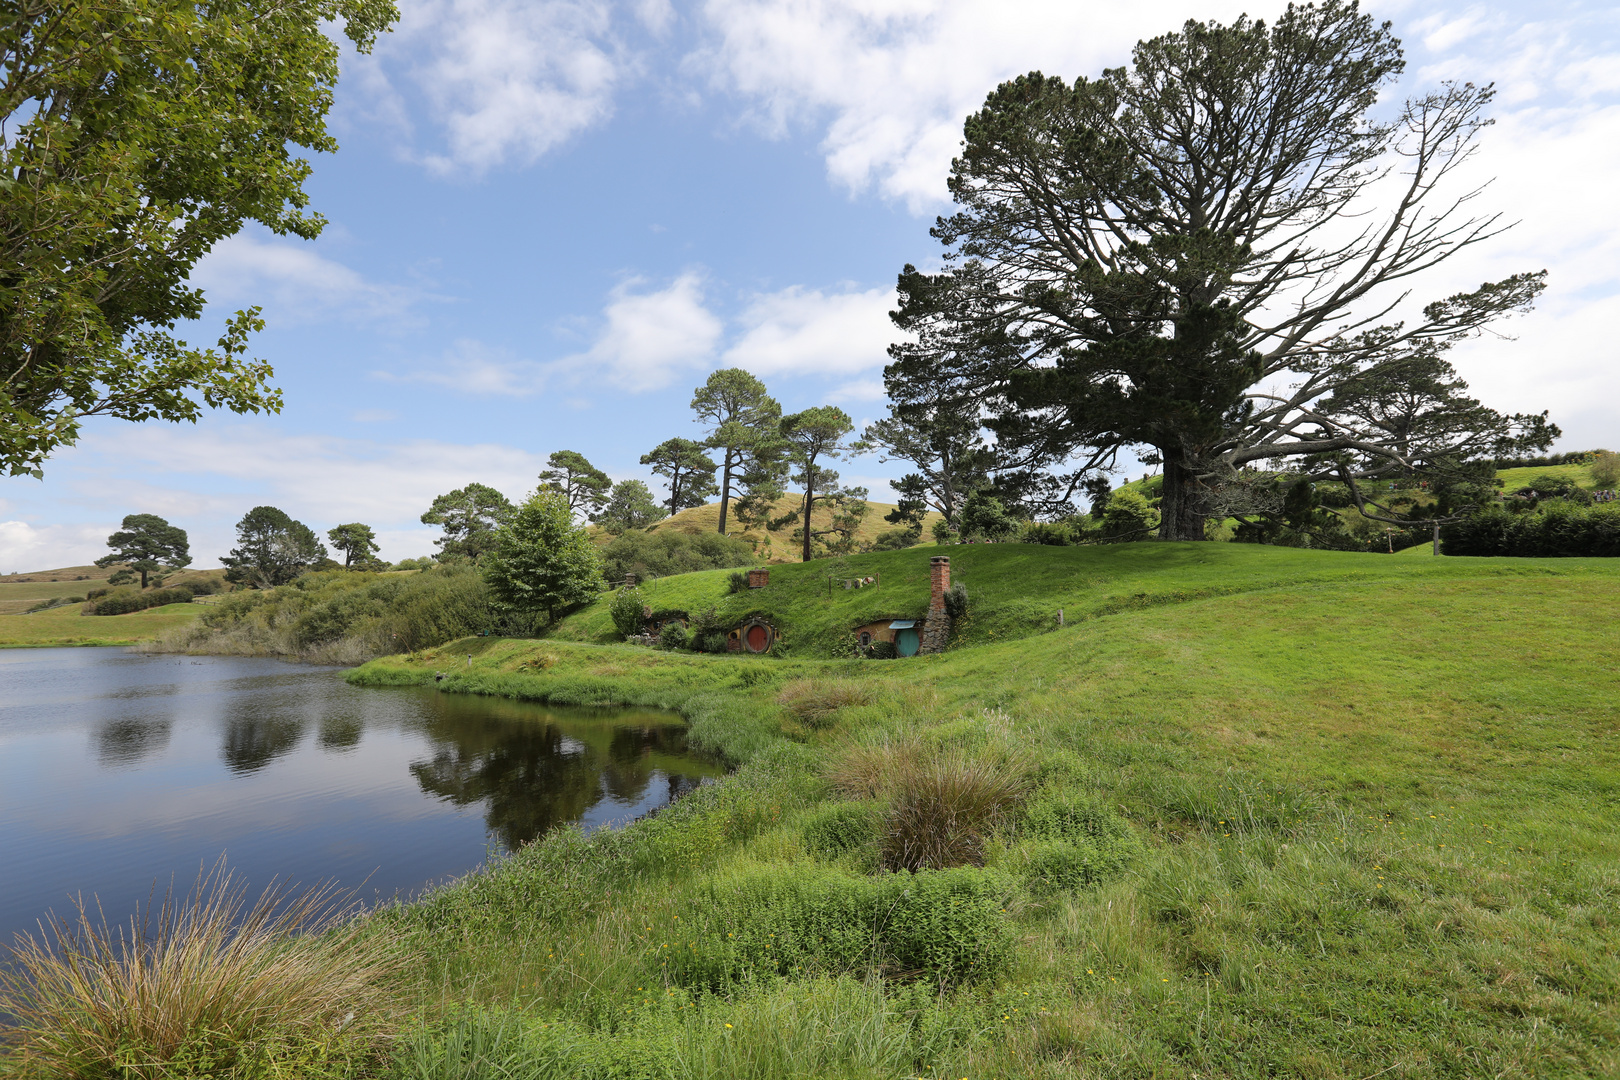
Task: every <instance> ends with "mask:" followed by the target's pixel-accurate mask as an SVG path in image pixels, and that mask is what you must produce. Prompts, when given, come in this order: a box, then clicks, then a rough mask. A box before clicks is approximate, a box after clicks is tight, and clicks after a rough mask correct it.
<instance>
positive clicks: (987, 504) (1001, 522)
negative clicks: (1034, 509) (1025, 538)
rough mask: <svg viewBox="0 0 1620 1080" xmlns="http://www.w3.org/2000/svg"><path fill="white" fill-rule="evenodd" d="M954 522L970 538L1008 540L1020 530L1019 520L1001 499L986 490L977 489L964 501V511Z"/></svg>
mask: <svg viewBox="0 0 1620 1080" xmlns="http://www.w3.org/2000/svg"><path fill="white" fill-rule="evenodd" d="M958 517H959V520H958V521H957V522H955V523H954V524H956V525H957V527H958V528H960V529H961V531H962V537H963V538H964V539H968V540H1006V539H1009V538H1010V537H1012V536H1013V535H1014V534H1016V533H1017V532H1018V522H1017V521H1016V520H1015V519H1014V518H1012V517H1011V516H1010V515H1009V514H1008V513H1007V511H1006V508H1005V507H1003V506H1002V505H1001V500H1000V499H997V498H996V497H995V496H993V495H991V494H989V493H988V492H985V491H975V492H974V493H973V494H972V495H969V496H968V497H967V498H966V499H964V500H963V501H962V512H961V514H960V515H959V516H958Z"/></svg>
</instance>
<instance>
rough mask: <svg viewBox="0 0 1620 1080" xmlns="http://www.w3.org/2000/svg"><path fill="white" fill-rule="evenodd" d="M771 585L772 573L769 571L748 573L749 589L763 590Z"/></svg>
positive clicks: (751, 571)
mask: <svg viewBox="0 0 1620 1080" xmlns="http://www.w3.org/2000/svg"><path fill="white" fill-rule="evenodd" d="M770 583H771V572H770V571H769V570H750V571H748V587H749V588H750V589H763V588H764V587H765V586H767V585H769V584H770Z"/></svg>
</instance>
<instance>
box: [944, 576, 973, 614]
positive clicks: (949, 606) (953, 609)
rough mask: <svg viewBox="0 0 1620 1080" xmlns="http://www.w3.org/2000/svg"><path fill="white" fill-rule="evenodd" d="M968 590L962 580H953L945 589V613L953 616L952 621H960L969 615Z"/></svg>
mask: <svg viewBox="0 0 1620 1080" xmlns="http://www.w3.org/2000/svg"><path fill="white" fill-rule="evenodd" d="M967 613H968V591H967V586H966V585H964V584H962V583H961V582H960V581H957V582H953V583H952V584H951V587H950V588H949V589H947V590H946V591H945V614H947V615H949V616H950V617H951V621H952V622H959V621H961V620H962V619H964V618H966V617H967Z"/></svg>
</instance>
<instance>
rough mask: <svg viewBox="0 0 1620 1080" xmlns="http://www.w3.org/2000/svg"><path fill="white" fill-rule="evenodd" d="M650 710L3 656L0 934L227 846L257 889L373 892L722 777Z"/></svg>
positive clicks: (453, 871)
mask: <svg viewBox="0 0 1620 1080" xmlns="http://www.w3.org/2000/svg"><path fill="white" fill-rule="evenodd" d="M721 771H722V770H721V769H720V768H719V767H718V766H715V765H713V764H710V763H706V762H702V761H698V760H694V759H693V758H692V757H690V756H688V755H687V753H686V746H685V732H684V728H683V727H682V726H681V725H680V724H679V722H678V721H677V719H676V718H675V717H673V716H671V715H670V714H668V713H661V712H657V711H653V710H634V709H632V710H612V711H609V710H583V709H553V708H548V707H546V706H539V705H533V704H525V703H521V702H512V701H502V700H499V699H489V698H472V697H461V696H456V695H449V694H441V693H439V692H437V691H436V690H432V689H416V688H395V689H387V690H371V689H359V688H356V687H352V686H349V685H347V684H346V683H345V682H344V681H343V677H342V673H341V672H340V671H337V670H333V669H329V668H328V669H321V668H313V667H305V666H300V665H296V664H284V663H282V662H280V661H267V660H253V659H243V658H231V657H211V658H200V657H199V658H186V659H185V660H184V661H183V662H181V661H178V660H176V659H175V658H173V657H160V656H142V655H139V654H131V653H128V652H126V651H124V650H121V649H43V650H26V653H24V652H22V651H19V652H17V653H13V654H11V655H5V654H3V653H0V867H4V871H5V872H4V873H3V874H0V943H4V942H8V941H10V940H11V936H12V934H13V933H14V932H16V931H20V930H32V929H33V928H34V926H35V922H36V920H38V919H39V918H40V917H41V916H42V915H43V914H45V912H46V911H48V910H52V909H55V910H59V911H60V910H62V909H63V907H64V904H65V903H66V901H67V899H68V898H69V897H70V896H72V895H73V894H75V893H81V892H82V893H83V895H85V896H86V897H89V896H92V895H94V896H97V897H98V898H99V901H100V902H101V903H102V904H103V907H104V909H105V910H106V911H107V913H108V916H109V918H112V919H113V920H114V921H118V920H119V919H121V918H123V917H124V916H126V915H127V914H128V913H130V912H131V911H132V910H133V906H134V904H135V903H136V902H137V901H141V900H144V899H145V898H146V897H147V895H148V894H149V892H150V891H151V888H152V884H153V882H154V881H162V882H166V881H168V880H169V879H170V877H171V876H173V877H175V878H176V879H177V880H186V879H189V878H190V877H192V876H193V875H195V873H196V872H197V868H198V867H199V866H211V865H213V864H214V862H215V861H217V860H218V859H219V857H220V856H221V854H225V855H226V856H227V857H228V858H229V860H230V864H231V866H232V867H233V868H235V869H236V870H237V871H238V872H240V874H241V875H242V878H243V880H244V881H245V882H246V883H247V884H248V885H249V886H253V887H256V886H258V885H262V884H268V883H269V881H270V880H271V879H272V878H279V879H280V880H282V881H285V882H299V881H301V882H305V883H310V882H315V881H332V882H334V883H336V884H337V885H338V886H339V887H359V888H361V889H362V892H363V895H364V896H365V897H366V898H367V899H372V900H382V899H388V898H391V897H393V896H395V895H410V894H414V893H415V892H417V891H419V890H420V889H422V888H423V887H424V886H426V885H428V884H430V883H432V882H435V881H439V880H443V879H444V878H446V877H453V876H457V875H460V874H464V873H466V872H467V871H469V870H471V869H472V868H473V867H475V866H476V865H477V864H478V863H479V862H481V861H482V860H483V859H484V858H485V857H486V853H487V851H488V849H489V846H490V843H491V841H494V842H496V843H497V844H498V845H500V846H501V847H504V848H508V849H510V848H515V847H518V846H519V845H521V844H524V843H527V842H529V841H532V840H534V839H535V838H536V837H538V836H540V835H541V834H543V833H544V832H546V831H547V830H548V829H551V828H554V827H556V826H557V825H559V824H564V823H567V822H574V821H577V822H580V823H581V824H582V825H584V826H585V827H587V828H595V827H599V826H602V825H607V824H612V823H616V822H624V821H627V820H629V819H631V818H634V817H635V816H637V815H639V814H643V813H646V812H648V811H650V810H653V809H655V808H657V807H659V806H662V805H664V804H665V803H667V802H668V801H669V800H670V799H671V798H672V797H674V796H677V795H679V794H681V793H682V792H684V791H686V790H688V789H690V788H692V787H694V786H696V785H697V784H699V783H701V782H702V781H703V779H704V778H706V777H711V776H718V775H719V774H720V773H721Z"/></svg>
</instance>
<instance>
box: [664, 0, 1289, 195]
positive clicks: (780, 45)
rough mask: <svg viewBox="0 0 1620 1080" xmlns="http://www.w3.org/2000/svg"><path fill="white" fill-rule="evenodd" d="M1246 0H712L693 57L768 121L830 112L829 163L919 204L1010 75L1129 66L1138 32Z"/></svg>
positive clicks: (855, 182) (843, 175)
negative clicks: (1086, 0) (1124, 0)
mask: <svg viewBox="0 0 1620 1080" xmlns="http://www.w3.org/2000/svg"><path fill="white" fill-rule="evenodd" d="M1281 7H1282V4H1281V3H1268V4H1266V5H1264V6H1263V7H1261V8H1260V9H1259V10H1255V9H1253V7H1252V6H1251V5H1247V4H1243V3H1241V2H1240V0H1199V2H1194V0H1147V2H1144V3H1136V4H1078V3H1074V2H1073V0H1025V2H1021V3H1018V4H1009V3H1006V2H1004V0H957V2H951V3H938V2H933V0H708V2H707V3H706V4H705V5H704V13H705V15H706V16H707V18H708V21H709V25H710V27H711V29H712V31H713V34H714V40H713V42H712V44H711V45H710V46H709V47H708V48H706V49H705V50H703V51H702V52H701V53H700V54H699V55H697V56H695V57H694V58H693V59H692V61H691V62H690V64H689V68H690V69H691V70H693V71H708V72H711V73H712V74H713V77H714V78H715V79H716V80H717V81H718V82H719V83H721V84H722V85H724V86H726V87H728V88H730V89H733V90H735V91H737V92H738V93H740V94H742V95H743V96H745V97H746V98H748V99H750V100H751V101H752V102H753V103H754V110H753V113H752V116H753V118H754V119H755V120H756V121H757V122H759V123H761V124H762V125H764V126H765V127H766V128H767V129H768V130H772V131H775V132H781V131H784V130H785V129H786V128H787V127H788V126H789V125H790V124H793V123H795V122H801V121H812V122H813V121H819V120H821V119H822V118H823V117H825V118H826V125H827V126H826V134H825V137H824V139H823V142H822V150H823V153H824V154H825V156H826V161H827V170H828V172H829V173H830V174H831V176H832V177H833V179H834V180H835V181H837V182H838V183H840V184H842V185H845V186H847V187H849V188H850V189H852V190H854V191H861V190H865V189H866V188H868V187H870V186H873V185H875V186H876V187H877V188H878V189H879V190H880V191H881V192H882V193H883V194H884V195H886V196H889V197H891V198H896V199H902V200H904V201H906V202H907V203H909V204H910V205H911V206H912V207H913V208H916V209H920V208H922V207H925V206H929V205H932V204H936V203H938V202H939V201H941V200H942V199H943V198H944V195H945V173H946V169H947V168H948V166H949V165H950V160H951V157H952V155H953V154H954V153H955V151H956V148H957V144H958V142H959V140H960V138H961V131H962V120H963V117H965V116H966V115H967V114H968V113H969V112H970V111H971V110H973V109H974V108H976V107H977V106H978V105H979V104H980V103H981V102H983V100H984V96H985V94H986V93H987V92H989V91H990V90H991V89H992V88H994V87H995V86H996V85H997V84H998V83H1000V82H1002V81H1004V80H1006V79H1009V78H1013V77H1015V76H1017V75H1020V74H1023V73H1024V72H1027V71H1031V70H1034V69H1040V70H1043V71H1045V72H1047V73H1048V74H1053V75H1061V76H1063V77H1065V78H1070V79H1072V78H1074V77H1076V76H1078V75H1095V74H1097V73H1099V72H1100V71H1101V70H1102V68H1103V67H1105V66H1108V67H1113V66H1118V65H1119V64H1120V63H1121V62H1123V61H1124V60H1125V59H1126V57H1127V56H1128V55H1129V50H1130V47H1131V45H1132V44H1134V43H1135V42H1136V41H1137V40H1138V39H1140V38H1143V37H1149V36H1152V35H1154V34H1159V33H1163V32H1165V31H1167V30H1171V29H1174V28H1175V27H1177V26H1179V25H1180V24H1181V23H1182V21H1183V20H1185V19H1188V18H1194V17H1196V18H1200V19H1223V20H1224V19H1230V18H1232V17H1234V16H1235V15H1237V14H1238V13H1239V12H1241V11H1244V10H1250V12H1251V13H1252V14H1255V15H1264V16H1269V15H1270V14H1272V13H1273V10H1272V9H1280V8H1281Z"/></svg>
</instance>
